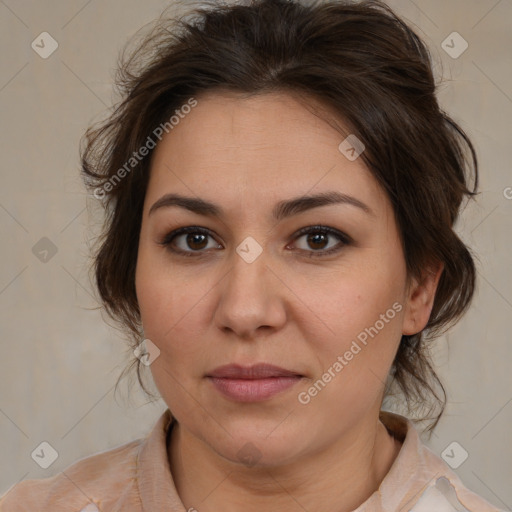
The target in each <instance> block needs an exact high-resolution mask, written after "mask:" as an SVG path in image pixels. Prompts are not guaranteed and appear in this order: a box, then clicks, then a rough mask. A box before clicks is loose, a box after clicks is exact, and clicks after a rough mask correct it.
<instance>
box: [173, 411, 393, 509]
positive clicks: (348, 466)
mask: <svg viewBox="0 0 512 512" xmlns="http://www.w3.org/2000/svg"><path fill="white" fill-rule="evenodd" d="M169 441H170V442H169V446H168V455H169V463H170V467H171V473H172V475H173V478H174V483H175V486H176V489H177V491H178V494H179V496H180V498H181V500H182V501H183V503H184V505H185V507H186V509H187V510H190V509H192V510H193V509H197V510H199V511H200V512H213V511H218V510H223V511H225V512H240V511H242V510H243V511H244V512H253V511H254V512H256V511H258V512H259V511H260V510H262V509H263V510H270V509H272V510H280V511H282V512H299V511H300V512H303V511H304V510H308V511H309V512H317V511H318V512H319V511H323V510H329V509H330V510H337V511H339V512H350V511H352V510H354V509H356V508H357V507H358V506H360V505H361V504H362V503H364V502H365V501H366V500H367V499H368V498H369V497H370V496H371V495H372V494H373V493H374V492H375V491H376V490H377V489H378V487H379V485H380V483H381V482H382V480H383V479H384V477H385V476H386V474H387V473H388V471H389V469H390V467H391V465H392V464H393V462H394V460H395V458H396V457H397V455H398V452H399V450H400V447H401V444H400V443H399V442H398V441H396V440H395V439H393V438H392V437H391V436H390V435H389V433H388V432H387V430H386V428H385V426H384V425H383V424H382V423H381V422H380V421H379V420H375V421H373V422H370V424H368V427H367V426H366V425H365V426H364V427H361V426H360V425H358V427H357V428H354V429H353V430H352V431H351V432H347V433H346V434H345V435H344V436H343V438H341V439H339V440H338V441H337V442H336V443H335V445H334V446H332V445H331V446H329V447H328V449H324V450H323V451H320V452H314V453H311V454H309V455H307V456H304V457H301V458H300V460H295V461H294V462H292V463H290V464H288V465H286V466H279V467H266V468H257V467H252V468H249V467H246V466H243V465H241V464H239V463H234V462H232V461H229V460H227V459H225V458H223V457H221V456H220V455H219V454H217V453H216V452H214V451H213V450H212V449H211V447H209V446H208V445H206V444H205V443H204V442H203V441H202V440H200V439H198V438H196V437H195V436H194V435H193V434H192V433H191V432H190V431H188V430H187V429H185V428H184V427H183V426H182V425H180V424H179V423H175V424H174V426H173V429H172V432H171V435H170V436H169Z"/></svg>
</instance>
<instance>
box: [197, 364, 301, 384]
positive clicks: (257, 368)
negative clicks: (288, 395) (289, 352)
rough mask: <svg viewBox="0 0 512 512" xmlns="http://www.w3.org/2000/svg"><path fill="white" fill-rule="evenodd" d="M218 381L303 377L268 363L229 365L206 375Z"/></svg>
mask: <svg viewBox="0 0 512 512" xmlns="http://www.w3.org/2000/svg"><path fill="white" fill-rule="evenodd" d="M206 376H207V377H214V378H217V379H251V380H254V379H268V378H271V377H303V375H301V374H300V373H298V372H295V371H293V370H286V369H285V368H280V367H279V366H275V365H272V364H268V363H258V364H254V365H251V366H242V365H239V364H227V365H224V366H219V367H218V368H215V370H213V371H212V372H210V373H208V374H207V375H206Z"/></svg>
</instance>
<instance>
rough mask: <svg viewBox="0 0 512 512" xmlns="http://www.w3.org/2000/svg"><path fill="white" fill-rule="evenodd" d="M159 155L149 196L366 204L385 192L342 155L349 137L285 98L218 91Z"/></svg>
mask: <svg viewBox="0 0 512 512" xmlns="http://www.w3.org/2000/svg"><path fill="white" fill-rule="evenodd" d="M196 100H197V105H196V106H195V107H194V108H193V109H191V111H190V112H189V113H188V114H186V115H182V116H181V118H180V120H179V123H178V124H176V125H175V126H174V127H173V129H172V130H171V131H169V133H167V134H165V135H164V137H163V138H162V140H161V142H159V143H158V145H157V148H156V149H155V152H154V154H153V158H152V166H151V176H150V182H149V187H148V191H147V196H148V197H149V198H150V199H157V198H158V197H157V196H158V194H159V193H160V194H163V193H167V192H173V191H179V192H183V193H188V194H189V195H190V194H191V193H192V194H195V195H198V196H201V197H204V198H211V199H213V198H215V199H216V202H222V198H225V200H226V202H229V200H230V198H233V196H236V197H237V198H238V199H239V200H243V201H244V204H246V205H249V204H255V205H256V204H258V202H259V201H261V200H265V201H268V200H269V199H271V198H273V200H274V202H275V201H277V200H279V199H282V198H284V197H290V196H297V195H301V194H307V193H312V192H314V193H318V192H323V191H328V190H338V191H340V192H342V193H346V194H351V195H356V196H358V197H359V198H360V199H361V200H362V201H364V202H370V203H372V204H375V202H376V201H379V200H380V201H382V199H383V198H382V194H383V193H382V190H381V189H380V187H379V185H378V184H377V182H376V181H375V179H374V178H373V176H372V175H371V173H370V172H369V171H368V169H367V168H366V166H365V164H364V162H363V160H362V159H361V158H358V159H356V160H354V161H350V160H349V159H347V158H346V157H345V156H344V155H343V154H342V153H341V152H340V150H339V148H338V147H339V145H340V143H341V142H342V141H343V140H344V138H346V137H347V135H348V134H349V132H348V131H345V133H341V132H340V130H337V129H335V128H334V127H333V126H331V125H330V124H329V123H328V122H327V121H326V120H325V116H324V115H321V116H319V115H316V114H315V111H314V109H315V108H321V106H320V105H319V104H315V103H314V102H313V101H311V103H310V102H308V103H305V102H304V101H302V100H301V99H299V98H297V97H295V96H292V95H290V94H286V93H268V94H262V95H257V96H249V97H247V95H242V94H236V93H230V92H221V93H219V92H214V93H208V94H205V95H202V96H198V97H197V98H196Z"/></svg>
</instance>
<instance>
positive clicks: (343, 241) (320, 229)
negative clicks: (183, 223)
mask: <svg viewBox="0 0 512 512" xmlns="http://www.w3.org/2000/svg"><path fill="white" fill-rule="evenodd" d="M190 233H194V234H201V235H206V236H212V233H211V231H210V230H208V229H205V228H201V227H199V226H187V227H183V228H178V229H175V230H174V231H171V232H170V233H169V234H167V235H166V236H165V237H164V239H163V240H162V241H161V242H159V245H162V246H164V247H166V248H167V249H168V250H170V251H171V252H173V253H176V254H179V255H182V256H185V257H201V256H203V255H204V251H201V250H197V251H183V250H181V249H175V248H173V247H172V246H171V244H172V242H173V240H174V239H175V238H176V237H177V236H179V235H183V234H190ZM306 234H326V235H332V236H335V237H336V238H338V239H339V240H340V244H337V245H336V246H335V247H331V248H330V249H328V250H321V249H319V250H317V251H307V250H304V249H299V250H300V251H305V252H307V253H310V254H309V257H310V258H318V257H324V256H329V255H331V254H333V253H336V252H339V251H340V250H341V249H342V248H343V247H344V246H346V245H350V244H351V243H352V240H351V238H350V237H349V236H348V235H346V234H345V233H342V232H341V231H338V230H337V229H333V228H330V227H327V226H322V225H317V226H306V227H304V228H301V229H300V230H299V231H297V232H296V233H295V235H294V241H295V240H296V239H298V238H300V237H301V236H302V235H306Z"/></svg>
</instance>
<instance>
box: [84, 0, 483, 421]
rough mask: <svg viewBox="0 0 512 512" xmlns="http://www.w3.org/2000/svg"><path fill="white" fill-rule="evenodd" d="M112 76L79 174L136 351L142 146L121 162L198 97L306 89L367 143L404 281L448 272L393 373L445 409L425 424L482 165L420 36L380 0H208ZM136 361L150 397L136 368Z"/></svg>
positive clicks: (101, 260)
mask: <svg viewBox="0 0 512 512" xmlns="http://www.w3.org/2000/svg"><path fill="white" fill-rule="evenodd" d="M116 82H117V85H118V89H119V92H120V93H121V97H122V100H121V101H120V102H119V103H118V104H117V106H115V108H114V110H113V112H112V113H111V115H110V116H109V118H108V119H107V120H106V121H104V122H102V123H101V124H100V125H99V126H96V127H91V128H89V130H88V131H87V133H86V136H85V137H84V147H82V151H81V156H82V172H83V176H84V179H85V181H86V184H87V185H88V187H90V190H91V191H93V193H94V194H95V196H96V197H98V196H100V197H103V198H104V199H105V201H104V203H103V204H104V207H105V212H106V217H105V224H104V231H103V236H102V237H101V239H100V246H99V250H98V252H97V254H96V256H95V260H94V269H95V276H96V283H97V286H98V290H99V293H100V296H101V299H102V301H103V304H104V306H105V309H106V311H107V312H108V313H109V315H110V316H111V317H112V318H113V319H115V320H118V321H119V322H121V324H122V325H123V326H124V327H125V328H127V329H128V332H129V333H130V335H131V338H132V343H133V346H135V345H136V344H138V343H139V342H140V340H141V339H140V336H141V325H140V313H139V309H138V304H137V299H136V293H135V267H136V261H137V249H138V240H139V231H140V227H141V217H142V207H143V202H144V196H145V192H146V187H147V183H148V178H149V171H150V163H151V151H149V153H150V154H149V155H148V157H147V158H142V159H140V161H137V162H136V165H134V166H133V169H128V168H127V166H126V162H128V161H130V158H133V155H134V154H135V153H137V152H138V150H139V149H140V148H141V147H143V146H144V145H147V141H148V137H151V134H152V133H154V130H155V128H156V127H157V126H164V125H165V123H166V122H167V123H168V121H169V118H170V117H171V116H172V114H173V113H174V112H176V110H177V109H179V108H180V107H181V106H183V105H185V104H187V102H189V101H190V99H191V98H192V97H194V96H196V97H197V96H199V95H200V94H201V93H203V92H206V91H212V90H221V89H223V90H229V91H234V92H239V93H245V94H263V93H265V92H271V91H283V92H289V93H294V94H299V95H303V96H304V97H305V98H310V99H316V100H318V102H319V103H321V104H323V105H325V106H326V107H327V109H328V111H329V112H331V114H334V116H335V117H336V118H338V119H339V120H342V122H343V124H344V125H345V126H346V127H348V128H349V129H350V132H351V133H353V134H355V135H356V136H357V137H358V138H359V139H360V140H361V141H362V142H363V143H364V145H365V147H366V150H365V151H364V153H363V154H362V155H361V158H363V159H364V162H365V164H366V165H367V167H368V169H369V170H370V171H371V172H372V174H373V175H374V177H375V178H376V179H377V180H378V182H379V183H380V185H381V186H382V187H383V189H384V190H385V191H386V192H387V194H388V196H389V198H390V201H391V203H392V205H393V208H394V212H395V216H396V221H397V224H398V227H399V230H400V233H401V237H402V243H403V250H404V254H405V260H406V265H407V269H408V275H409V276H421V275H422V272H424V271H425V269H428V268H429V267H430V266H431V265H433V264H435V263H436V262H442V263H443V265H444V270H443V273H442V275H441V278H440V282H439V285H438V289H437V293H436V297H435V301H434V306H433V310H432V313H431V316H430V320H429V322H428V324H427V326H426V328H425V329H424V331H423V332H421V333H418V334H416V335H414V336H402V340H401V343H400V346H399V349H398V352H397V354H396V358H395V360H394V363H393V366H392V369H391V377H392V381H393V383H394V385H398V388H399V390H401V392H402V393H403V395H404V397H405V399H406V404H407V408H408V410H409V412H412V411H414V410H416V409H417V408H418V406H422V405H425V404H428V403H429V400H428V399H429V398H432V397H433V398H434V400H433V404H434V405H435V406H440V408H441V410H440V412H438V414H437V416H434V418H435V421H434V423H433V424H432V425H431V426H430V429H432V428H433V427H434V426H435V425H436V424H437V422H438V421H439V418H440V417H441V414H442V413H443V410H444V406H445V402H446V394H445V390H444V388H443V386H442V384H441V382H440V381H439V379H438V377H437V375H436V373H435V371H434V370H433V368H432V366H431V364H430V356H429V345H430V343H429V341H430V340H432V339H434V337H435V336H437V335H439V334H440V333H441V332H442V331H443V330H445V329H446V328H448V327H449V326H450V325H452V324H453V323H454V322H455V321H456V320H458V319H459V317H460V316H461V315H462V314H463V313H464V312H465V310H466V309H467V307H468V306H469V303H470V301H471V298H472V296H473V292H474V286H475V266H474V263H473V259H472V257H471V254H470V252H469V251H468V249H467V248H466V246H465V245H464V243H463V242H462V241H461V240H460V239H459V238H458V236H457V234H456V233H455V232H454V230H453V226H454V223H455V221H456V219H457V216H458V213H459V209H460V206H461V203H462V201H463V199H464V197H465V196H468V197H469V196H472V195H474V194H475V193H476V192H475V191H476V189H477V184H478V165H477V158H476V154H475V151H474V148H473V146H472V144H471V142H470V140H469V139H468V137H467V136H466V134H465V133H464V131H463V130H462V129H461V128H460V127H459V126H458V125H457V124H456V122H455V121H453V120H452V119H451V118H450V117H449V116H448V115H447V114H446V113H444V112H443V111H442V110H441V109H440V107H439V105H438V102H437V99H436V95H435V93H436V84H435V80H434V77H433V73H432V65H431V61H430V55H429V52H428V50H427V48H426V46H425V45H424V43H423V42H422V41H421V39H420V38H419V37H418V36H417V35H416V33H415V32H414V31H413V30H412V29H411V28H409V27H408V26H407V25H406V24H405V23H404V22H403V21H402V20H401V19H400V18H398V17H397V16H396V15H395V14H394V13H393V12H392V10H391V9H390V8H389V7H388V6H386V5H385V4H383V3H382V2H380V1H377V0H369V1H362V2H360V3H356V4H354V3H353V2H348V1H335V0H332V1H326V2H322V3H319V2H316V3H313V2H308V3H307V4H306V2H305V1H296V0H290V1H287V0H254V1H249V2H245V3H244V4H243V5H241V4H240V3H239V4H234V5H215V4H213V5H212V6H211V7H209V6H208V7H202V8H196V9H193V10H191V11H190V12H189V13H188V14H187V16H186V17H183V18H181V19H179V20H176V19H167V18H165V17H163V16H162V17H161V18H160V19H159V20H158V21H157V23H156V25H155V26H154V28H153V30H152V31H151V32H150V33H149V35H147V37H146V38H145V39H144V40H143V41H142V43H138V46H137V48H136V50H135V51H132V52H131V53H130V54H129V55H128V57H127V58H123V59H122V60H121V64H120V66H119V70H118V75H117V81H116ZM167 126H168V125H167ZM340 140H341V139H340ZM137 154H138V153H137ZM132 163H133V162H132ZM123 167H124V169H125V172H123V173H120V170H121V169H122V168H123ZM120 174H122V179H118V178H119V177H120ZM471 175H472V177H473V187H472V188H470V185H469V181H470V178H471ZM116 177H117V179H115V178H116ZM109 183H110V185H109ZM107 192H108V193H107ZM134 364H136V365H137V376H138V379H139V382H140V384H141V385H142V387H143V389H144V390H145V391H146V393H148V391H147V390H146V388H145V387H144V384H143V382H142V380H141V375H140V369H141V366H140V361H139V360H138V359H134V361H133V363H132V366H133V365H134ZM436 388H437V389H436ZM387 391H388V392H390V389H388V390H387ZM440 394H441V395H442V396H440ZM430 402H432V400H430ZM433 407H434V406H432V407H431V408H430V409H429V411H432V410H433Z"/></svg>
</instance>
